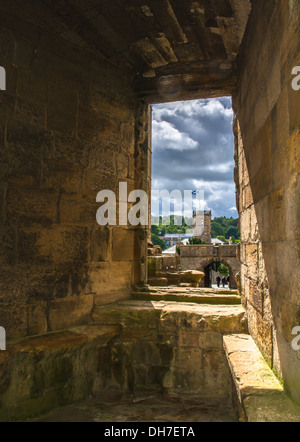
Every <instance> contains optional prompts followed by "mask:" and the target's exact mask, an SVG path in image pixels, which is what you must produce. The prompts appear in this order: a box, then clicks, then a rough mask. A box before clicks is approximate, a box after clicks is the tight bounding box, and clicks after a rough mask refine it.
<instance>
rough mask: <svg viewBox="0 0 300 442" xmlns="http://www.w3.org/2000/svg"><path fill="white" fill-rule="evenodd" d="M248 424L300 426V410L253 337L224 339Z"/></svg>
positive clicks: (241, 409)
mask: <svg viewBox="0 0 300 442" xmlns="http://www.w3.org/2000/svg"><path fill="white" fill-rule="evenodd" d="M223 343H224V348H225V352H226V357H227V360H228V363H229V366H230V370H231V374H232V378H233V382H234V386H235V389H236V393H237V400H238V408H239V412H240V420H241V421H244V422H300V408H299V407H298V406H297V405H295V404H294V403H293V402H292V401H291V400H290V399H289V398H288V396H287V395H286V393H285V392H284V389H283V387H282V385H281V384H280V382H279V380H278V379H277V378H276V376H275V374H274V373H273V371H272V370H271V369H270V367H269V366H268V364H267V363H266V361H265V360H264V358H263V356H262V354H261V352H260V351H259V349H258V348H257V346H256V344H255V342H254V341H253V339H252V338H251V336H249V335H242V334H239V335H227V336H224V338H223Z"/></svg>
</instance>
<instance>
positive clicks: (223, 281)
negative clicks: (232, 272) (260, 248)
mask: <svg viewBox="0 0 300 442" xmlns="http://www.w3.org/2000/svg"><path fill="white" fill-rule="evenodd" d="M226 282H227V280H226V278H225V276H224V278H223V279H222V284H223V287H224V288H225V286H226Z"/></svg>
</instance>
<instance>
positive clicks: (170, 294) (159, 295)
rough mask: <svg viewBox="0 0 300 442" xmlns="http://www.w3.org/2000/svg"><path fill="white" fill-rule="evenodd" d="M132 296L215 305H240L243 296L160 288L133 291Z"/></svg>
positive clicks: (138, 298)
mask: <svg viewBox="0 0 300 442" xmlns="http://www.w3.org/2000/svg"><path fill="white" fill-rule="evenodd" d="M132 297H133V298H134V299H137V300H141V301H147V300H151V301H171V302H187V303H191V302H192V303H196V304H213V305H240V304H241V298H240V296H238V295H237V294H232V292H230V293H229V294H219V293H207V292H206V293H205V292H204V293H203V292H202V293H201V292H200V293H199V290H196V291H195V292H192V291H190V292H185V291H180V292H174V291H167V290H165V291H164V290H158V291H155V292H149V293H146V292H138V291H136V292H133V293H132Z"/></svg>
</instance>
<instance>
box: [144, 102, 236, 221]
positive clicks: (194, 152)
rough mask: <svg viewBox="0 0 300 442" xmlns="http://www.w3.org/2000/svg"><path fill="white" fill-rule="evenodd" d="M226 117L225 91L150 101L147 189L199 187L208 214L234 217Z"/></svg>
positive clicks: (229, 110)
mask: <svg viewBox="0 0 300 442" xmlns="http://www.w3.org/2000/svg"><path fill="white" fill-rule="evenodd" d="M232 119H233V112H232V105H231V98H229V97H223V98H218V99H211V100H195V101H186V102H177V103H169V104H160V105H155V106H153V129H152V130H153V134H152V136H153V140H152V149H153V157H152V189H153V190H162V189H166V190H168V191H172V190H175V189H178V190H181V191H182V192H183V191H184V190H200V191H201V190H202V191H203V190H204V199H205V209H210V210H212V216H213V217H215V216H227V217H230V216H233V217H234V218H237V216H238V214H237V211H236V209H235V207H236V204H235V187H234V181H233V168H234V160H233V155H234V138H233V132H232ZM153 207H155V203H154V204H153ZM153 215H157V213H153Z"/></svg>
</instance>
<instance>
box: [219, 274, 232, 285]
mask: <svg viewBox="0 0 300 442" xmlns="http://www.w3.org/2000/svg"><path fill="white" fill-rule="evenodd" d="M221 282H222V284H223V287H226V285H228V287H229V282H230V277H229V276H228V277H227V278H226V277H225V276H223V278H222V279H221V276H220V275H218V276H217V285H218V287H220V284H221Z"/></svg>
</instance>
